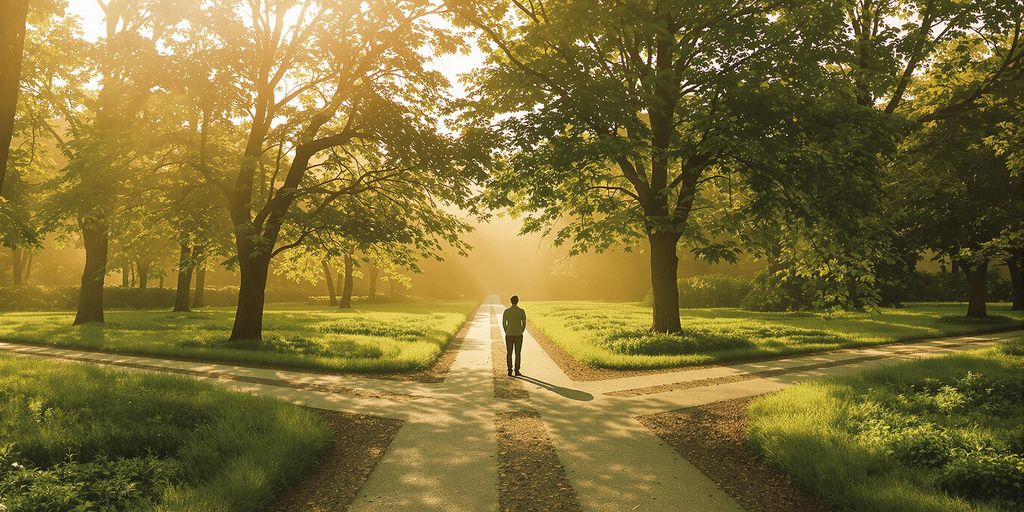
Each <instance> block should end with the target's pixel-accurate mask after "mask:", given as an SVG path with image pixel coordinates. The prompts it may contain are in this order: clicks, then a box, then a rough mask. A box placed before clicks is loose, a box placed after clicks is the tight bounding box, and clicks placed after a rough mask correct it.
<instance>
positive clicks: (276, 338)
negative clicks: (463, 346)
mask: <svg viewBox="0 0 1024 512" xmlns="http://www.w3.org/2000/svg"><path fill="white" fill-rule="evenodd" d="M473 305H474V304H472V303H470V302H433V303H400V304H369V305H357V307H355V308H353V309H351V310H340V309H337V308H329V307H319V308H318V307H312V306H299V305H294V306H288V305H281V304H278V305H270V306H268V309H267V311H266V312H265V314H264V319H263V334H264V339H263V341H260V342H233V343H228V341H227V337H228V335H229V334H230V331H231V325H232V322H233V319H234V309H233V308H207V309H203V310H202V311H199V312H193V313H171V312H169V311H166V310H155V311H126V310H120V311H108V312H107V313H106V320H107V323H106V324H93V325H85V326H79V327H74V326H72V325H71V323H72V321H73V320H74V314H73V313H70V312H45V313H38V312H25V313H3V314H0V341H12V342H20V343H32V344H38V345H50V346H56V347H71V348H81V349H87V350H100V351H105V352H119V353H125V354H140V355H154V356H162V357H177V358H194V359H203V360H211V361H224V362H233V363H243V364H244V363H248V364H256V365H270V366H287V367H295V368H302V369H314V370H327V371H358V372H397V371H408V370H415V369H419V368H426V367H428V366H430V364H431V363H433V361H434V360H435V359H437V357H438V355H439V354H440V353H441V350H442V348H444V346H445V345H446V344H447V343H448V341H450V340H451V338H452V335H453V334H454V333H455V332H456V331H457V330H458V329H459V327H460V326H461V325H462V323H463V322H464V321H465V320H466V316H467V315H468V313H469V312H470V310H471V309H472V307H473Z"/></svg>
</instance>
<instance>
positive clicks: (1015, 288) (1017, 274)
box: [1006, 258, 1024, 311]
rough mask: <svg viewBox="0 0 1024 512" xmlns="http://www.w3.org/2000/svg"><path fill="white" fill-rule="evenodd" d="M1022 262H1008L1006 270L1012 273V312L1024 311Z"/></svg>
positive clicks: (1012, 260)
mask: <svg viewBox="0 0 1024 512" xmlns="http://www.w3.org/2000/svg"><path fill="white" fill-rule="evenodd" d="M1021 261H1022V260H1017V259H1014V258H1011V259H1009V260H1007V261H1006V268H1007V269H1009V271H1010V285H1011V287H1012V291H1011V294H1012V296H1013V299H1012V300H1013V305H1011V306H1010V310H1011V311H1020V310H1022V309H1024V279H1022V278H1021V268H1020V264H1021Z"/></svg>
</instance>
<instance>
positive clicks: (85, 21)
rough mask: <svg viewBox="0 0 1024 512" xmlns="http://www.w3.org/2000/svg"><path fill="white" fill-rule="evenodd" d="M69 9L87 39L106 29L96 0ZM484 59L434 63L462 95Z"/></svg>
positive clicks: (445, 58)
mask: <svg viewBox="0 0 1024 512" xmlns="http://www.w3.org/2000/svg"><path fill="white" fill-rule="evenodd" d="M68 10H69V11H71V12H72V13H74V14H76V15H78V16H80V17H81V18H82V29H83V31H84V33H85V37H86V39H88V40H90V41H95V40H96V39H98V38H99V37H100V36H101V35H102V34H103V31H104V30H105V28H104V23H103V10H102V9H100V7H99V4H97V3H96V0H68ZM482 61H483V54H482V53H480V52H479V51H477V50H476V49H475V48H474V50H473V52H472V53H470V54H468V55H461V54H446V55H441V56H438V57H436V58H435V62H434V65H435V66H436V68H437V69H439V70H440V71H441V72H442V73H444V75H445V76H447V77H448V80H449V81H450V82H451V83H452V91H453V92H454V93H455V94H456V95H458V96H461V95H462V94H463V92H464V90H463V88H462V86H461V85H459V82H458V77H459V75H461V74H463V73H467V72H469V71H472V70H473V69H474V68H475V67H476V66H478V65H479V64H480V63H481V62H482Z"/></svg>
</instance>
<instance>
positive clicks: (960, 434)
mask: <svg viewBox="0 0 1024 512" xmlns="http://www.w3.org/2000/svg"><path fill="white" fill-rule="evenodd" d="M1021 404H1024V337H1022V338H1017V339H1015V340H1013V341H1010V342H1007V343H1006V344H1003V345H1001V346H999V347H996V348H992V349H986V350H980V351H975V352H971V353H967V354H961V355H953V356H946V357H942V358H936V359H928V360H921V361H913V362H907V363H896V364H891V365H887V366H884V367H880V368H876V369H872V370H868V371H865V372H863V373H861V374H858V375H854V376H850V377H843V378H838V379H834V380H827V381H819V382H810V383H804V384H800V385H797V386H794V387H792V388H790V389H787V390H785V391H782V392H780V393H776V394H773V395H769V396H766V397H764V398H761V399H759V400H757V401H755V402H754V403H753V404H752V405H751V408H750V418H749V422H748V433H747V435H748V439H749V441H750V443H751V445H752V446H753V447H754V448H755V449H756V450H757V451H758V452H759V453H760V454H761V455H762V456H763V457H764V458H765V459H766V460H767V461H769V462H770V463H771V464H774V465H776V466H778V467H780V468H781V469H782V470H783V471H785V472H786V473H787V474H788V475H789V476H790V477H791V478H792V479H793V481H794V482H796V483H797V484H798V485H799V486H801V487H802V488H804V489H806V490H808V491H810V492H812V493H814V494H816V495H817V496H819V497H821V498H822V499H824V500H826V501H827V502H829V503H830V504H832V505H833V506H834V507H835V509H836V510H851V511H852V510H901V511H908V512H914V511H940V510H941V511H1010V510H1021V507H1022V506H1024V406H1022V405H1021Z"/></svg>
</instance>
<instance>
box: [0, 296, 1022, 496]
mask: <svg viewBox="0 0 1024 512" xmlns="http://www.w3.org/2000/svg"><path fill="white" fill-rule="evenodd" d="M502 309H503V306H502V305H501V304H500V303H499V301H498V298H497V297H495V296H491V297H488V298H487V300H486V302H484V303H483V304H482V305H481V306H480V307H479V308H478V309H477V310H476V312H475V313H474V315H473V316H472V317H471V318H469V320H468V321H469V329H468V332H467V334H466V336H465V338H464V339H463V340H462V345H461V348H460V350H459V353H458V355H457V357H456V359H455V362H454V363H453V365H452V367H451V369H450V371H449V373H448V375H447V377H446V378H445V380H444V381H443V382H440V383H426V382H407V381H397V380H386V379H378V378H369V377H359V376H345V375H327V374H319V373H306V372H301V371H291V370H279V369H261V368H251V367H244V366H234V365H230V364H213V363H200V362H188V361H176V360H164V359H157V358H149V357H136V356H126V355H120V354H109V353H98V352H86V351H78V350H65V349H57V348H49V347H39V346H28V345H21V344H13V343H0V352H3V353H9V354H19V355H25V356H34V357H43V358H55V359H67V360H77V361H82V362H87V363H94V364H103V365H112V366H121V367H131V368H141V369H147V370H155V371H163V372H173V373H183V374H188V375H194V376H196V377H197V378H200V379H205V380H211V381H214V382H217V383H219V384H221V385H224V386H227V387H229V388H231V389H233V390H236V391H243V392H251V393H259V394H263V395H268V396H274V397H278V398H281V399H285V400H288V401H291V402H295V403H299V404H302V405H306V406H309V407H315V408H320V409H328V410H335V411H343V412H350V413H357V414H365V415H370V416H379V417H387V418H395V419H399V420H402V421H404V424H403V425H402V427H401V429H400V430H399V431H398V434H397V435H396V437H395V438H394V440H393V441H392V443H391V444H390V445H389V446H388V447H387V450H386V452H385V454H384V456H383V458H382V459H381V460H380V462H379V463H378V465H377V467H376V468H375V469H374V470H373V473H372V474H371V475H370V477H369V480H368V481H367V482H366V484H365V486H364V487H363V489H362V490H361V492H360V493H359V495H358V496H357V498H356V499H355V501H354V503H353V504H352V505H351V507H350V508H349V510H353V511H381V510H410V511H412V510H417V511H430V510H435V511H455V512H457V511H465V512H477V511H483V510H498V503H499V488H501V489H507V488H509V486H510V485H512V484H515V483H514V482H509V481H507V480H509V479H515V478H520V479H522V478H524V477H523V476H517V475H516V474H515V471H504V472H503V471H502V470H501V469H500V468H502V467H508V465H509V464H511V465H512V469H513V470H514V469H515V467H514V465H515V463H516V461H515V459H514V455H511V454H510V451H514V450H509V449H508V443H509V441H508V440H507V439H506V438H505V437H502V438H501V439H499V436H498V435H497V433H498V432H499V430H501V431H503V432H505V431H507V429H508V428H510V427H511V428H514V427H516V425H515V422H516V421H518V420H517V419H516V418H520V417H523V416H522V415H523V414H525V415H526V417H528V418H539V421H527V422H525V423H522V425H532V426H531V427H530V428H532V429H534V431H531V432H527V433H526V438H527V439H529V440H530V442H531V443H532V444H534V445H536V444H538V443H539V444H540V445H546V446H548V447H549V449H548V452H551V449H550V448H553V453H554V454H555V455H557V457H548V458H547V459H544V458H543V457H537V458H538V460H540V463H547V464H549V465H554V466H556V467H551V468H547V469H548V470H550V471H544V472H539V473H538V474H537V475H536V479H538V480H540V479H547V480H552V479H553V480H559V479H561V480H559V481H566V482H567V486H570V487H571V488H570V489H565V493H566V494H570V495H571V494H573V492H574V493H575V496H574V497H573V499H572V503H571V505H572V506H570V507H568V508H569V509H582V510H594V511H609V512H611V511H615V512H618V511H630V510H678V511H708V510H716V511H718V510H721V511H728V510H741V508H740V507H739V506H738V505H737V504H736V502H735V501H733V499H732V498H730V497H729V496H728V495H727V494H726V493H725V492H723V491H722V490H720V489H719V488H718V487H717V486H716V485H715V483H714V482H712V481H711V480H710V479H708V478H707V477H706V476H704V474H702V473H701V472H700V471H699V470H697V469H696V468H695V467H694V466H693V465H691V464H690V463H689V462H687V461H686V460H685V459H683V458H682V457H681V456H680V455H679V454H678V453H677V452H676V451H675V450H673V449H672V448H671V447H670V446H668V445H666V444H665V443H664V442H663V441H662V440H661V438H659V437H658V436H656V435H655V434H654V433H653V432H651V431H650V430H649V429H647V428H646V427H645V426H643V425H642V424H641V423H640V422H639V421H638V420H637V419H636V418H637V417H639V416H644V415H648V414H654V413H660V412H666V411H670V410H675V409H680V408H685V407H692V406H698V405H704V404H708V403H712V402H717V401H721V400H729V399H736V398H743V397H749V396H753V395H759V394H763V393H767V392H771V391H775V390H778V389H782V388H785V387H787V386H790V385H792V384H794V383H796V382H799V381H802V380H807V379H816V378H821V377H829V376H835V375H840V374H846V373H852V372H856V371H859V370H863V369H865V368H868V367H871V366H874V365H878V364H880V363H883V362H885V361H892V360H897V359H913V358H920V357H929V356H938V355H944V354H949V353H954V352H959V351H963V350H970V349H974V348H981V347H988V346H992V345H994V344H996V343H998V342H999V341H1001V340H1003V339H1006V338H1010V337H1013V336H1015V335H1019V334H1020V333H1021V332H1022V331H1015V332H1006V333H999V334H987V335H969V336H959V337H955V338H944V339H939V340H931V341H925V342H914V343H906V344H891V345H884V346H876V347H869V348H862V349H850V350H842V351H836V352H828V353H823V354H812V355H804V356H792V357H785V358H780V359H774V360H768V361H758V362H747V363H739V364H731V365H724V366H714V367H706V368H698V369H681V370H678V371H670V372H662V373H653V374H647V375H640V376H631V377H622V378H614V379H607V380H595V381H574V380H572V379H570V378H569V377H568V376H567V375H566V374H565V373H564V372H563V371H562V370H561V368H559V366H558V365H557V364H555V362H554V361H553V360H552V359H551V358H550V357H548V355H547V354H546V353H545V352H544V350H543V349H542V348H541V346H540V345H539V344H538V343H537V342H536V341H535V340H534V339H533V337H532V336H530V335H529V333H527V334H526V339H525V342H524V344H523V377H522V378H520V379H515V382H514V383H512V384H513V385H514V388H513V389H512V391H513V392H511V393H508V392H504V391H501V389H504V388H505V387H507V386H508V385H509V384H510V383H508V382H503V380H504V379H510V378H509V377H506V376H505V375H504V374H505V372H504V353H503V350H504V349H503V348H502V357H501V358H500V359H499V360H498V361H497V362H498V364H499V368H497V370H498V372H495V371H494V369H493V368H492V344H494V343H499V342H501V340H500V336H501V332H500V329H499V328H498V325H497V322H498V320H497V319H498V318H499V317H500V314H501V311H502ZM496 375H498V376H497V377H496ZM520 413H522V414H520ZM517 414H519V415H517ZM517 435H522V434H521V433H520V434H517ZM503 440H504V441H505V442H502V441H503ZM512 442H513V443H514V442H515V441H512ZM541 448H542V449H543V448H544V446H541ZM542 451H543V450H542ZM542 455H543V453H542ZM545 460H547V462H544V461H545ZM549 475H555V477H550V476H549ZM525 477H526V478H527V479H529V478H530V475H526V476H525ZM540 484H541V485H545V484H548V485H550V484H551V481H545V482H540ZM523 492H527V493H528V492H529V490H528V489H523ZM535 498H538V499H543V498H544V497H543V496H541V497H535ZM537 508H538V509H543V508H544V505H542V504H538V505H537Z"/></svg>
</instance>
